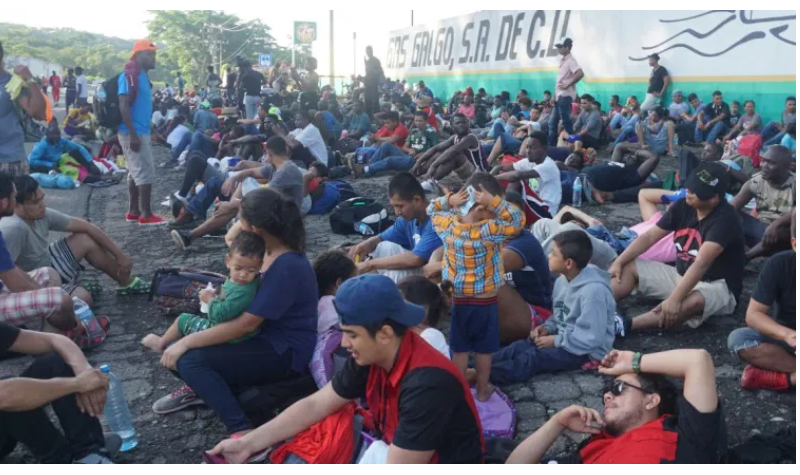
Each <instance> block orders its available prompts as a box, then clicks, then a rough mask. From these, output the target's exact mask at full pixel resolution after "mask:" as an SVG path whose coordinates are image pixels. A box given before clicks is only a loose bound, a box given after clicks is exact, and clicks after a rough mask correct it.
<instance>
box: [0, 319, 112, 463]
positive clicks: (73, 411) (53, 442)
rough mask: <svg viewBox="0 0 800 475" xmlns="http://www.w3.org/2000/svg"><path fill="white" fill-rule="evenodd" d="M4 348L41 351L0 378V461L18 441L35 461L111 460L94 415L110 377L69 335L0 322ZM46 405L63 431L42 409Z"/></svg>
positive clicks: (32, 352) (1, 347)
mask: <svg viewBox="0 0 800 475" xmlns="http://www.w3.org/2000/svg"><path fill="white" fill-rule="evenodd" d="M0 307H2V305H0ZM6 351H11V352H14V353H22V354H26V355H37V356H39V355H42V356H39V357H38V358H37V359H36V360H34V362H33V364H32V365H31V366H30V367H29V368H28V369H27V370H25V371H24V372H23V373H22V374H21V375H20V376H19V377H9V378H6V377H4V376H3V377H0V460H2V459H3V458H5V457H6V456H7V455H9V454H10V453H11V452H13V451H14V448H15V447H16V445H17V444H18V443H21V444H22V445H24V446H26V447H27V448H28V449H30V451H31V452H33V456H34V457H35V458H36V461H37V462H39V463H81V464H110V463H112V462H111V460H109V453H108V452H107V451H106V442H105V440H104V437H103V428H102V426H101V425H100V421H99V420H98V416H100V414H102V413H103V408H104V406H105V402H106V392H107V391H108V377H107V376H106V375H105V374H103V373H102V372H101V371H100V370H99V369H95V368H92V366H91V365H90V364H89V362H88V361H86V357H84V356H83V352H82V351H81V350H80V349H79V348H78V347H77V346H75V344H74V343H72V342H71V341H70V340H69V339H68V338H66V337H63V336H61V335H53V334H48V333H39V332H33V331H26V330H19V329H17V328H14V327H12V326H10V325H8V324H6V323H3V322H0V353H5V352H6ZM47 405H52V408H53V412H55V414H56V417H57V418H58V421H59V424H60V425H61V427H62V429H63V431H64V433H63V434H61V432H59V431H58V430H57V429H56V428H55V426H53V423H52V422H51V421H50V416H49V415H48V414H47V413H46V412H45V409H44V407H45V406H47Z"/></svg>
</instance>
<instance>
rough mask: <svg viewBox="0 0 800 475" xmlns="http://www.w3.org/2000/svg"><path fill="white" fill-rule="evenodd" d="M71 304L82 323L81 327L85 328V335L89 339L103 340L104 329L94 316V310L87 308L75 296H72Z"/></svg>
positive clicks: (84, 303)
mask: <svg viewBox="0 0 800 475" xmlns="http://www.w3.org/2000/svg"><path fill="white" fill-rule="evenodd" d="M72 305H73V309H74V310H75V315H77V316H78V319H79V320H80V322H81V325H83V329H84V330H86V336H87V337H89V339H90V340H91V341H103V340H105V338H106V331H105V330H103V327H101V326H100V322H98V321H97V319H96V318H94V312H92V309H91V308H89V306H88V305H87V304H86V302H84V301H83V300H81V299H79V298H77V297H72Z"/></svg>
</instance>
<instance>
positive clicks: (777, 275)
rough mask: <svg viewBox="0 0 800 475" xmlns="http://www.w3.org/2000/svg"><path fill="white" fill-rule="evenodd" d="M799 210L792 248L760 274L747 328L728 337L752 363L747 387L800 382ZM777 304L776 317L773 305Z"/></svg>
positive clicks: (786, 386)
mask: <svg viewBox="0 0 800 475" xmlns="http://www.w3.org/2000/svg"><path fill="white" fill-rule="evenodd" d="M795 215H796V213H792V228H791V229H792V251H787V252H783V253H780V254H776V255H775V256H773V257H772V258H771V259H770V260H769V261H767V264H766V265H765V266H764V268H763V269H762V270H761V275H759V276H758V283H756V288H755V290H753V296H752V298H751V299H750V306H749V307H748V309H747V320H746V321H747V327H748V328H740V329H738V330H736V331H734V332H733V333H731V335H730V336H729V337H728V348H730V350H731V351H732V352H733V353H734V354H735V355H736V356H737V357H739V358H740V359H741V360H742V361H744V362H745V363H749V364H750V366H748V367H747V368H746V369H745V370H744V374H742V387H743V388H744V389H749V390H756V389H772V390H775V391H781V390H787V389H789V388H790V387H795V386H796V385H797V373H796V371H797V370H796V359H795V352H796V350H797V307H796V305H797V289H796V287H795V285H796V284H795V279H796V275H797V274H796V272H797V268H796V263H795V259H796V257H795V256H796V252H797V242H796V240H795V236H796V234H795V233H796V224H795V220H796V217H795ZM771 307H775V312H774V315H775V318H774V319H773V318H772V317H770V308H771Z"/></svg>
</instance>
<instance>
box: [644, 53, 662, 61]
mask: <svg viewBox="0 0 800 475" xmlns="http://www.w3.org/2000/svg"><path fill="white" fill-rule="evenodd" d="M647 59H654V60H656V61H659V60H661V56H659V55H658V53H653V54H651V55H650V56H648V57H647Z"/></svg>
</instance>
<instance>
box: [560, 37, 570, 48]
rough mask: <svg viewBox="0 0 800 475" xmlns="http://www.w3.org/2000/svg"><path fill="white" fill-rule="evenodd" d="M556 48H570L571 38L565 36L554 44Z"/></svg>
mask: <svg viewBox="0 0 800 475" xmlns="http://www.w3.org/2000/svg"><path fill="white" fill-rule="evenodd" d="M556 48H570V49H571V48H572V38H567V39H565V40H564V41H562V42H561V43H559V44H557V45H556Z"/></svg>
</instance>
